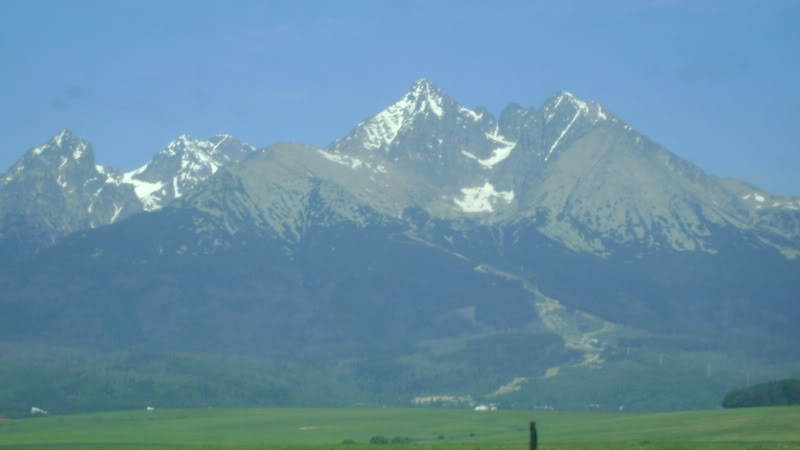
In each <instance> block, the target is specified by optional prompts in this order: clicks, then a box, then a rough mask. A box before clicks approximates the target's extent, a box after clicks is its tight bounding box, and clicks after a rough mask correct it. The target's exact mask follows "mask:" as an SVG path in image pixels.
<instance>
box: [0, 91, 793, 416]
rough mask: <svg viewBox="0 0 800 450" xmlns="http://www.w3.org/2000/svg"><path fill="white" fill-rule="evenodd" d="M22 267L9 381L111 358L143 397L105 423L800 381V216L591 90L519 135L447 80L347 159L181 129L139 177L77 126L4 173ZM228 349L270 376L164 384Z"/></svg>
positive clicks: (626, 395) (371, 129) (394, 109)
mask: <svg viewBox="0 0 800 450" xmlns="http://www.w3.org/2000/svg"><path fill="white" fill-rule="evenodd" d="M0 255H2V259H3V261H5V262H4V263H3V264H2V265H0V270H2V272H0V290H2V292H4V293H3V294H2V295H0V305H2V307H3V310H4V311H6V313H5V314H3V316H2V318H0V342H2V343H4V345H6V346H7V348H8V349H11V350H8V354H9V355H15V356H7V357H6V358H5V359H6V362H7V363H8V364H11V365H12V366H14V367H18V366H20V365H25V364H28V365H32V367H47V368H48V370H53V371H56V372H57V373H62V374H67V375H63V376H64V377H67V378H69V377H70V376H72V377H77V376H78V375H79V374H80V373H81V372H80V368H79V367H68V366H69V364H67V363H65V362H64V361H62V359H61V358H54V360H56V361H55V362H51V363H43V362H41V361H40V360H37V359H36V358H31V357H30V356H25V355H27V354H29V353H30V352H31V350H29V349H36V350H35V351H33V353H36V354H39V353H41V352H43V351H44V350H42V349H54V348H57V349H58V350H52V351H53V352H54V353H57V354H62V353H65V352H66V353H70V354H72V353H71V352H79V353H80V352H83V353H80V354H82V355H93V356H91V357H88V356H87V358H90V359H92V360H93V361H97V362H96V364H98V365H99V366H102V367H104V368H105V369H104V370H111V371H112V372H113V373H117V374H118V376H120V377H123V378H124V379H125V380H128V381H124V382H123V381H120V382H119V386H122V387H119V386H117V387H116V388H114V389H111V390H110V392H109V394H108V395H107V396H106V397H101V398H100V399H98V400H96V403H93V405H94V406H93V407H95V408H97V407H100V408H107V407H134V403H135V402H134V400H133V398H134V397H136V396H138V397H141V396H142V395H144V396H145V397H147V396H148V395H149V396H150V397H147V398H149V399H151V400H152V401H153V402H157V401H158V398H162V399H163V398H167V397H168V398H170V399H171V402H172V403H171V404H172V405H174V406H187V405H188V406H196V405H197V404H196V403H193V402H195V401H196V399H197V398H198V396H197V392H198V390H200V391H203V392H206V393H208V392H212V393H214V394H213V395H211V397H213V398H215V399H216V400H215V401H216V402H218V404H230V405H240V406H241V405H250V404H253V403H248V400H243V399H242V395H243V394H241V392H239V391H236V392H239V393H236V394H235V395H234V394H231V393H230V392H228V390H226V389H227V388H226V389H223V388H221V387H220V386H223V385H226V383H228V384H230V383H232V381H231V380H234V379H235V380H236V383H240V384H241V383H244V384H242V386H247V388H244V387H242V388H241V389H242V392H244V391H248V390H256V391H259V392H261V391H263V390H264V389H265V387H264V386H265V383H266V385H268V386H269V390H268V391H269V394H265V395H264V396H262V397H258V399H259V400H258V401H257V402H256V403H255V404H258V405H271V404H281V405H299V404H309V405H329V404H330V405H382V404H383V405H386V404H390V405H418V406H420V405H423V406H424V405H445V406H465V405H472V404H474V403H477V402H482V401H486V402H488V401H492V402H497V403H499V404H501V406H503V407H515V408H519V407H525V408H530V407H544V406H546V407H556V408H570V409H576V408H585V407H588V406H587V405H601V406H597V407H598V408H601V409H610V408H614V409H616V408H618V407H619V406H621V405H628V408H634V409H640V410H664V409H676V408H686V407H708V406H711V404H713V403H714V402H718V401H719V400H720V399H721V397H722V395H723V394H724V392H726V391H727V390H729V389H730V388H731V387H736V386H738V385H740V384H742V383H743V382H745V380H746V381H747V382H749V381H750V379H751V378H752V379H753V381H756V379H758V378H759V377H760V378H765V377H766V378H769V377H773V376H791V375H793V374H794V375H796V374H797V371H798V367H800V365H799V364H798V363H799V362H800V361H798V358H797V356H798V355H797V354H796V352H795V351H794V349H795V348H796V345H797V344H798V343H800V333H798V331H797V330H796V319H797V318H798V317H800V303H799V302H798V298H797V289H796V280H797V279H798V275H800V261H799V260H798V256H800V199H799V198H794V197H786V196H778V195H773V194H771V193H768V192H766V191H764V190H762V189H759V188H757V187H755V186H752V185H749V184H747V183H744V182H741V181H738V180H734V179H728V178H721V177H717V176H714V175H710V174H707V173H705V172H704V171H703V170H701V169H700V168H698V167H696V166H695V165H693V164H692V163H690V162H689V161H686V160H684V159H682V158H680V157H678V156H677V155H675V154H674V153H672V152H670V151H669V150H667V149H665V148H663V147H661V146H660V145H658V144H657V143H656V142H654V141H653V140H652V139H650V138H648V137H647V136H645V135H643V134H641V133H639V132H638V131H636V130H635V129H634V128H633V127H632V126H631V125H629V124H628V123H626V122H625V121H623V120H622V119H620V118H618V117H616V116H615V115H614V114H613V113H612V112H611V111H608V110H607V109H606V108H605V107H603V106H602V105H601V104H599V103H595V102H586V101H583V100H580V99H578V98H577V97H576V96H575V95H573V94H570V93H568V92H560V93H557V94H556V95H554V96H553V97H551V98H549V99H548V100H546V101H545V103H544V104H543V105H542V106H541V107H539V108H527V109H526V108H524V107H521V106H518V105H510V106H509V107H507V108H506V109H505V110H503V111H502V113H501V114H500V115H499V117H498V118H495V117H494V116H493V115H492V114H491V113H490V112H489V111H487V110H486V109H484V108H474V109H472V108H467V107H465V106H462V105H460V104H458V103H457V102H456V101H454V100H453V99H451V98H449V97H448V96H447V95H446V94H445V93H444V92H443V91H442V90H441V89H439V88H438V87H437V86H435V85H434V84H433V83H432V82H430V81H429V80H426V79H422V80H418V81H417V82H415V83H414V84H413V85H412V86H411V88H410V89H409V91H408V92H407V93H406V94H405V95H404V96H403V97H402V98H401V99H399V100H398V101H396V102H395V103H393V104H392V105H390V106H389V107H387V108H386V109H385V110H383V111H381V112H380V113H378V114H376V115H374V116H372V117H370V118H369V119H367V120H365V121H363V122H361V123H359V124H357V125H356V126H355V127H354V128H353V129H352V130H351V131H350V132H349V133H348V134H347V135H346V136H344V137H342V138H340V139H338V140H336V141H334V142H333V143H331V144H330V145H329V146H327V147H325V148H316V147H313V146H308V145H304V144H300V143H278V144H274V145H271V146H268V147H265V148H262V149H256V148H254V147H253V146H251V145H248V144H245V143H242V142H240V141H238V140H236V139H234V138H233V137H231V136H215V137H212V138H210V139H208V140H194V139H192V138H190V137H188V136H181V137H179V138H178V139H177V140H176V141H174V142H172V143H170V144H168V145H167V146H166V147H165V148H164V149H163V150H161V151H160V152H159V153H158V154H157V155H156V156H155V157H154V158H153V159H152V160H151V161H150V162H149V163H147V164H145V165H144V166H142V167H141V168H139V169H136V170H133V171H130V172H123V171H120V170H117V169H112V168H108V167H104V166H101V165H98V164H96V162H95V160H94V154H93V151H92V147H91V145H90V144H89V143H88V142H86V141H84V140H81V139H79V138H77V137H75V136H73V135H72V134H71V133H70V132H69V131H67V130H64V131H62V132H60V133H59V134H58V135H56V136H55V137H54V138H52V139H51V140H50V141H49V142H48V143H46V144H44V145H42V146H39V147H35V148H33V149H32V150H30V151H28V152H27V154H25V156H24V157H23V158H22V159H21V160H20V161H19V162H17V163H16V164H15V165H14V166H12V167H11V168H10V169H9V170H8V171H7V172H6V173H5V174H4V175H3V176H2V177H0ZM21 349H23V350H21ZM153 349H157V351H155V350H153ZM119 352H126V353H125V356H124V357H121V356H119ZM142 352H145V353H146V354H147V355H150V356H148V357H147V358H146V361H148V362H147V363H146V364H143V365H140V366H136V365H133V366H130V365H124V367H126V370H122V369H121V368H120V367H121V366H120V365H119V364H120V363H119V361H120V358H122V359H123V360H125V361H127V359H126V358H133V359H135V358H136V357H138V356H136V355H141V353H142ZM154 352H155V353H154ZM229 354H237V355H241V357H242V358H245V359H246V360H247V361H250V362H249V363H248V364H252V367H257V368H258V369H257V371H259V372H260V373H269V377H270V378H269V380H267V381H265V380H262V379H261V378H258V377H255V379H256V380H257V381H253V378H252V377H251V378H248V380H247V382H244V381H242V380H240V379H238V378H236V375H232V374H231V373H232V372H230V371H226V370H222V371H221V372H220V373H219V374H218V376H219V379H218V382H216V383H214V384H212V385H203V386H195V390H193V391H192V390H191V389H189V392H184V394H182V395H178V394H176V393H175V392H176V391H175V390H176V389H177V390H178V391H180V388H178V387H173V391H169V389H167V388H166V387H164V386H166V385H168V384H169V385H170V386H172V384H170V383H173V384H174V383H175V381H174V380H173V379H172V378H169V382H167V381H164V379H161V378H159V379H158V380H155V379H153V378H152V377H153V375H152V374H150V373H149V372H147V371H144V369H143V368H145V367H150V365H153V364H156V363H154V362H153V361H162V362H163V361H174V358H195V359H192V361H195V363H196V364H200V363H197V361H200V360H202V361H205V362H204V363H203V364H205V365H203V367H205V369H203V370H204V371H207V370H210V369H208V367H210V366H216V365H218V362H214V363H210V362H208V361H209V359H208V358H212V359H213V358H216V357H219V355H229ZM96 355H104V356H102V357H101V356H96ZM110 355H116V356H110ZM153 355H155V356H153ZM180 355H182V356H180ZM186 355H191V356H186ZM199 355H202V356H199ZM209 355H212V356H209ZM214 355H216V356H214ZM33 360H35V361H33ZM58 361H60V362H58ZM215 361H216V360H215ZM289 363H291V364H293V365H294V366H293V367H294V368H295V369H294V371H286V370H282V369H278V368H277V367H279V366H281V365H282V364H289ZM126 364H127V363H126ZM159 364H161V363H159ZM165 364H166V363H165ZM156 365H158V364H156ZM201 365H202V364H201ZM223 366H224V364H223ZM20 367H21V366H20ZM26 367H27V366H26ZM214 370H217V369H214ZM231 370H233V371H235V368H234V369H231ZM254 370H255V369H254ZM167 372H169V371H167ZM195 372H197V371H196V370H195ZM161 373H162V374H163V373H165V372H164V371H162V372H161ZM169 373H171V374H172V375H170V376H175V377H178V378H180V377H187V376H190V375H189V373H188V372H181V371H180V370H178V371H177V372H175V373H172V372H169ZM214 373H217V372H214ZM125 374H127V375H125ZM131 374H135V375H131ZM309 374H313V380H311V381H309V378H308V377H310V376H312V375H309ZM290 375H291V376H290ZM125 377H127V378H125ZM148 377H150V378H148ZM130 378H136V379H139V378H142V379H146V380H149V381H148V382H149V383H151V384H152V386H155V387H152V389H151V390H150V391H145V394H142V392H141V391H137V390H136V389H134V388H132V387H131V386H138V385H137V384H135V383H134V382H133V381H130V380H129V379H130ZM178 378H176V379H178ZM258 380H260V381H258ZM126 383H127V384H126ZM131 383H133V384H131ZM259 383H260V384H259ZM308 384H313V385H314V386H317V387H318V388H319V389H323V388H324V389H327V391H325V392H324V393H320V392H316V391H315V392H314V393H308V387H306V386H307V385H308ZM301 385H302V386H303V387H300V386H301ZM81 386H82V385H81ZM276 386H279V387H276ZM9 389H12V388H9ZM80 389H89V388H88V387H86V386H83V387H81V388H80ZM80 389H79V390H80ZM324 389H323V390H324ZM9 392H11V391H9ZM126 392H136V395H133V394H130V393H129V394H125V393H126ZM165 392H169V393H170V394H169V395H167V394H165ZM181 392H182V391H181ZM298 392H303V393H305V394H303V395H302V396H301V395H300V394H298ZM17 393H18V392H17ZM159 393H160V394H159ZM1 394H2V392H0V401H2V400H3V399H4V398H10V397H9V396H10V395H11V394H8V395H7V396H6V397H3V395H1ZM17 397H18V395H17ZM51 397H52V398H59V399H61V400H59V402H60V403H59V404H60V405H62V406H61V407H62V409H63V410H65V411H67V410H80V409H81V408H84V409H86V408H90V406H88V405H85V404H82V403H80V402H77V401H76V400H74V399H73V400H72V403H70V401H67V400H64V398H65V394H64V392H63V389H61V390H59V388H57V387H54V388H53V389H52V392H51ZM245 397H246V396H245ZM15 398H16V397H15ZM70 398H71V397H70ZM103 398H105V400H103ZM676 398H677V399H680V400H676ZM190 399H191V400H190ZM76 402H77V403H76ZM98 405H99V406H98ZM543 405H544V406H543ZM592 407H594V406H592ZM52 409H53V408H51V410H52Z"/></svg>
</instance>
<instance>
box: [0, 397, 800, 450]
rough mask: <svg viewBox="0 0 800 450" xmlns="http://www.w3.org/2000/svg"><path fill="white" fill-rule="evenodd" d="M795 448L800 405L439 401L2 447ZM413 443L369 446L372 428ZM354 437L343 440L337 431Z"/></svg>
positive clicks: (40, 428) (16, 429)
mask: <svg viewBox="0 0 800 450" xmlns="http://www.w3.org/2000/svg"><path fill="white" fill-rule="evenodd" d="M531 420H535V421H536V422H537V425H538V429H539V442H540V446H539V448H540V449H564V450H577V449H590V448H591V449H601V450H602V449H695V448H698V449H700V448H702V449H710V450H716V449H719V450H722V449H726V450H727V449H748V450H760V449H800V408H797V407H785V408H753V409H739V410H715V411H693V412H681V413H663V414H624V413H570V412H550V411H547V412H529V411H495V412H475V411H467V410H436V409H202V410H157V411H150V412H147V411H128V412H114V413H102V414H78V415H71V416H54V417H43V418H35V419H22V420H8V421H3V422H0V447H11V448H48V447H49V448H52V447H59V448H119V447H125V448H148V447H154V446H155V447H168V448H182V449H185V448H204V449H214V448H231V447H235V448H251V449H256V448H259V449H261V448H265V449H293V450H300V449H337V450H347V449H364V448H365V447H368V448H380V449H385V450H397V449H408V448H413V449H415V450H433V449H441V450H445V449H447V450H452V449H480V450H492V449H498V450H500V449H502V450H512V449H514V450H516V449H519V450H522V449H526V448H527V445H526V442H527V439H528V423H529V422H530V421H531ZM375 435H382V436H385V437H387V438H389V439H391V438H392V437H395V436H402V437H409V438H411V439H412V440H413V443H412V444H405V445H391V444H389V445H378V446H369V445H365V444H363V443H366V442H368V441H369V439H370V437H371V436H375ZM348 439H350V440H354V441H356V442H359V443H362V444H360V445H343V444H340V443H341V442H342V441H344V440H348Z"/></svg>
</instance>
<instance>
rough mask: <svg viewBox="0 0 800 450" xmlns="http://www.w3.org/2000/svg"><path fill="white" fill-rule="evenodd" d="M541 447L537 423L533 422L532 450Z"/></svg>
mask: <svg viewBox="0 0 800 450" xmlns="http://www.w3.org/2000/svg"><path fill="white" fill-rule="evenodd" d="M538 446H539V436H538V434H537V433H536V422H534V421H531V450H536V449H537V447H538Z"/></svg>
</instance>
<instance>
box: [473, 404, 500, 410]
mask: <svg viewBox="0 0 800 450" xmlns="http://www.w3.org/2000/svg"><path fill="white" fill-rule="evenodd" d="M473 410H474V411H497V405H496V404H494V403H489V404H488V405H478V406H476V407H475V408H473Z"/></svg>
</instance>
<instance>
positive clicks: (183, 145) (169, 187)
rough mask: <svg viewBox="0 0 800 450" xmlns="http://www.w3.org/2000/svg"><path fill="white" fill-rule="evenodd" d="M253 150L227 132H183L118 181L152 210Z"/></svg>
mask: <svg viewBox="0 0 800 450" xmlns="http://www.w3.org/2000/svg"><path fill="white" fill-rule="evenodd" d="M254 151H255V147H253V146H252V145H249V144H245V143H243V142H240V141H238V140H236V139H235V138H233V137H232V136H230V135H217V136H213V137H211V138H209V139H205V140H203V139H193V138H192V137H191V136H189V135H187V134H182V135H180V136H178V138H177V139H175V140H174V141H172V142H170V143H169V144H167V146H166V147H164V148H163V149H162V150H161V151H160V152H158V154H156V156H155V157H154V158H153V159H152V160H151V161H149V162H147V163H146V164H145V165H143V166H141V167H139V168H138V169H135V170H132V171H130V172H126V173H124V174H122V176H121V177H120V178H119V180H118V182H119V183H124V184H130V185H131V186H133V188H134V190H135V192H136V195H137V196H138V197H139V200H140V201H141V202H142V205H143V206H144V209H145V210H147V211H152V210H156V209H159V208H161V207H162V206H164V205H165V204H166V203H168V202H170V201H172V200H174V199H176V198H180V197H182V196H183V195H184V194H185V193H186V192H188V191H189V190H191V189H193V188H194V187H195V186H197V185H198V184H199V183H201V182H202V181H203V180H205V179H207V178H208V177H210V176H211V175H213V174H214V173H216V172H217V170H219V168H220V167H222V166H224V165H226V164H229V163H232V162H236V161H240V160H241V159H243V158H244V157H245V156H246V155H248V154H250V153H252V152H254Z"/></svg>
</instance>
